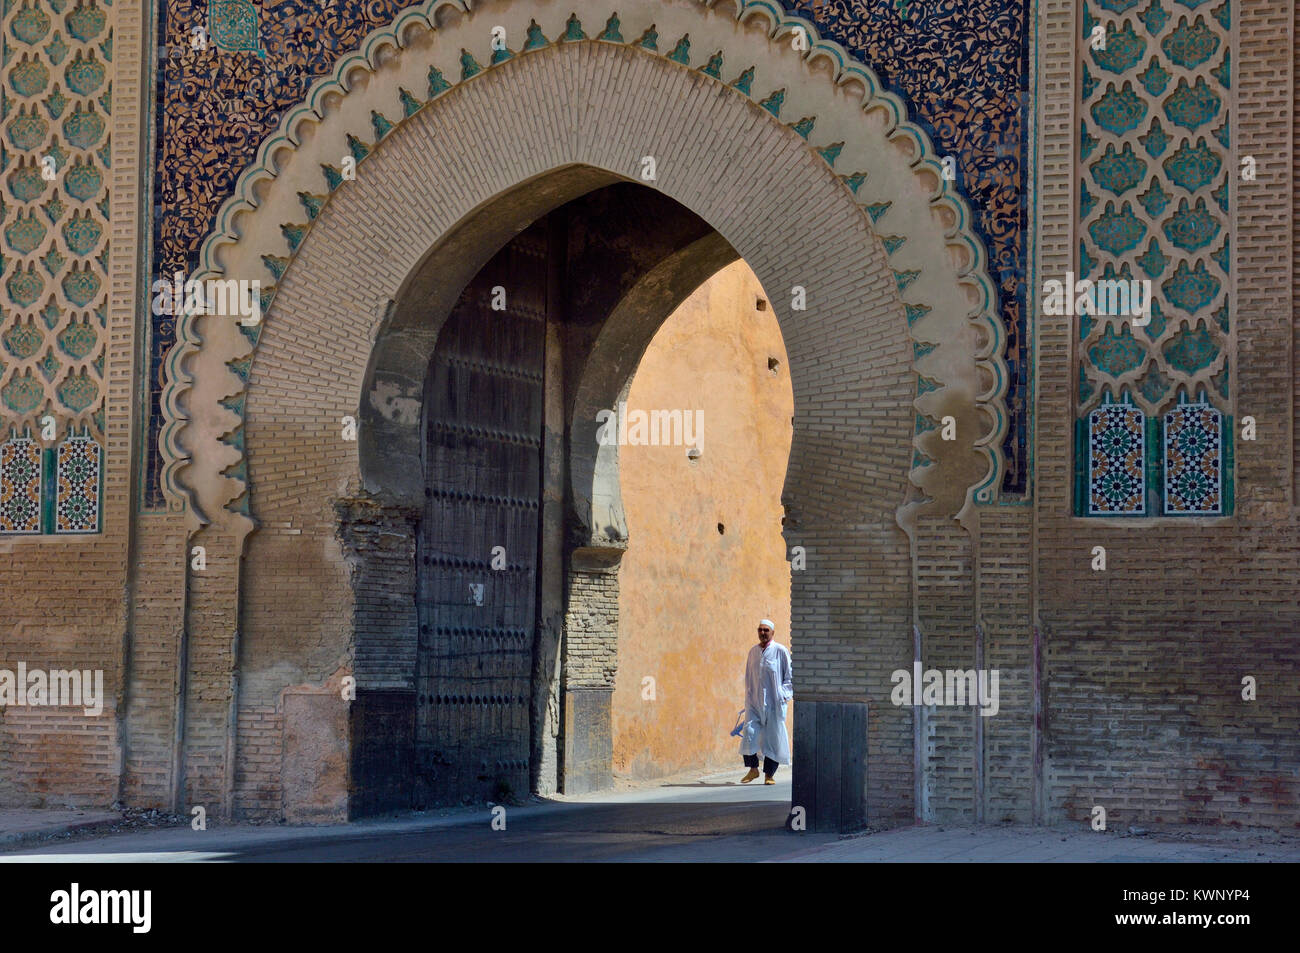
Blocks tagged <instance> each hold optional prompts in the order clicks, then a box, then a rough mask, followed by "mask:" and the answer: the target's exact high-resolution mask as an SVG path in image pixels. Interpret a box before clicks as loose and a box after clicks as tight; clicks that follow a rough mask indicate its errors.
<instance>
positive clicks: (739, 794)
mask: <svg viewBox="0 0 1300 953" xmlns="http://www.w3.org/2000/svg"><path fill="white" fill-rule="evenodd" d="M739 774H740V771H739V770H737V771H735V772H728V773H727V774H724V775H715V776H711V777H707V778H701V779H690V780H687V781H680V780H679V781H676V782H664V783H660V784H657V785H655V786H652V787H649V788H642V789H639V790H634V791H624V792H621V793H617V794H602V795H591V796H587V797H582V798H556V799H554V800H552V801H549V802H545V803H540V804H530V805H526V806H522V807H510V808H507V809H506V815H505V820H506V829H505V830H503V831H502V830H493V828H492V813H491V811H490V810H489V809H488V808H486V807H483V808H465V809H457V810H453V811H448V812H443V814H442V815H441V816H434V815H432V814H426V815H408V816H405V817H401V818H396V819H393V818H389V819H382V820H368V821H360V822H356V823H353V824H333V825H325V826H319V827H287V826H270V825H268V826H250V825H236V826H232V827H220V826H217V825H213V826H211V827H210V828H209V829H208V830H207V831H192V830H190V829H189V828H172V829H165V830H157V831H149V832H147V833H134V834H116V835H109V836H100V837H95V838H91V839H84V840H73V841H67V842H60V843H57V844H51V845H49V846H45V847H40V848H33V847H28V848H23V849H20V850H17V851H10V852H8V853H0V863H3V862H14V861H18V862H23V861H35V862H53V863H58V862H61V861H83V862H84V861H118V862H121V861H127V862H144V863H170V862H184V861H217V862H234V863H239V862H271V863H274V862H284V861H303V862H338V861H409V862H424V861H483V862H498V861H607V862H619V861H643V862H644V861H673V862H679V861H739V862H750V861H773V860H777V861H797V862H798V861H803V862H821V863H836V862H840V863H843V862H875V863H880V862H891V861H913V862H915V861H920V862H937V863H953V862H981V861H982V862H990V861H992V862H1003V861H1011V862H1021V863H1053V862H1084V863H1090V862H1091V863H1134V862H1147V863H1150V862H1156V863H1160V862H1187V861H1192V862H1198V861H1199V862H1222V861H1237V862H1242V861H1245V862H1269V861H1284V862H1286V861H1289V862H1292V863H1295V862H1297V861H1300V837H1296V836H1293V835H1292V836H1287V835H1276V834H1269V833H1266V832H1264V833H1250V832H1231V831H1209V832H1199V833H1197V832H1189V831H1179V832H1175V833H1172V834H1154V833H1153V834H1151V835H1149V836H1125V835H1123V834H1121V833H1119V832H1106V833H1097V832H1093V831H1091V830H1089V828H1088V825H1087V824H1086V823H1083V822H1080V823H1078V824H1075V825H1072V826H1070V827H1067V828H1062V829H1053V828H1030V827H1019V828H1016V827H981V828H970V827H948V826H924V827H904V828H899V829H896V830H890V831H886V832H883V833H877V834H872V835H870V836H865V837H855V838H849V839H844V840H841V839H840V838H838V837H836V836H835V835H831V834H813V833H807V832H804V833H793V832H790V831H787V830H785V826H784V825H785V819H786V816H787V814H788V811H789V804H790V782H789V777H788V776H787V777H786V778H785V779H784V780H782V781H781V782H779V783H777V784H775V785H772V786H770V787H765V786H763V785H761V784H760V785H758V786H755V785H753V784H749V785H745V786H743V787H742V786H741V785H739V784H737V783H736V778H737V776H738V775H739Z"/></svg>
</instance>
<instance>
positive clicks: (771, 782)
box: [763, 778, 776, 784]
mask: <svg viewBox="0 0 1300 953" xmlns="http://www.w3.org/2000/svg"><path fill="white" fill-rule="evenodd" d="M763 783H764V784H776V778H765V779H764V780H763Z"/></svg>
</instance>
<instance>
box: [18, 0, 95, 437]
mask: <svg viewBox="0 0 1300 953" xmlns="http://www.w3.org/2000/svg"><path fill="white" fill-rule="evenodd" d="M111 7H112V3H111V0H75V2H74V0H3V6H0V83H3V92H4V95H3V97H0V304H2V305H3V307H2V308H0V415H3V416H4V418H5V420H6V421H7V422H8V423H10V424H25V425H27V426H30V427H32V428H33V429H35V428H37V427H39V421H40V418H42V417H44V416H45V415H46V414H51V415H53V416H54V417H55V418H56V419H57V420H58V421H59V423H60V429H61V430H62V429H63V428H64V427H66V426H69V425H77V426H79V427H82V428H85V427H89V428H90V431H91V432H92V433H93V434H97V435H101V436H102V434H103V429H104V420H103V393H104V384H103V381H104V353H105V350H104V349H105V339H106V337H107V335H106V334H105V333H104V329H105V323H106V320H107V284H108V282H107V262H108V223H109V203H108V188H107V180H108V169H109V136H108V124H109V121H110V118H111V116H110V114H111V110H112V86H113V83H112V63H113V32H112V29H111V28H110V27H109V26H108V11H110V10H111Z"/></svg>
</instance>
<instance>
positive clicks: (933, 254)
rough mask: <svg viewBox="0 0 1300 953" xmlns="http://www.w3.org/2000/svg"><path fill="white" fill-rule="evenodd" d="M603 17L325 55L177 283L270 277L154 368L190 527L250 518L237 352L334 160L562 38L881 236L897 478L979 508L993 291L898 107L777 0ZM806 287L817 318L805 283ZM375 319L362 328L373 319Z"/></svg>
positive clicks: (427, 8) (989, 438)
mask: <svg viewBox="0 0 1300 953" xmlns="http://www.w3.org/2000/svg"><path fill="white" fill-rule="evenodd" d="M575 6H576V9H577V11H580V13H579V12H573V9H574V7H575ZM606 6H607V5H605V4H596V3H576V4H566V5H563V6H561V5H560V4H558V3H555V2H550V0H536V2H533V3H515V2H500V3H499V2H488V3H482V4H475V5H474V7H473V9H471V8H470V7H469V6H467V5H466V4H465V3H462V2H459V0H429V2H428V3H426V4H423V5H420V6H418V7H414V8H412V9H410V10H407V11H405V12H403V13H402V14H401V15H400V16H398V17H397V18H396V19H395V20H394V21H393V23H392V24H390V25H389V26H388V27H386V28H383V29H380V30H377V31H375V33H373V34H372V35H371V36H370V37H369V38H368V39H367V40H366V42H365V43H363V44H362V45H361V47H360V48H359V49H358V50H357V51H355V52H353V53H351V54H348V55H345V56H343V57H341V58H340V60H339V62H338V64H337V66H336V68H335V70H334V73H333V75H332V76H331V77H328V78H325V79H322V80H319V81H318V82H317V83H316V84H315V85H314V86H313V87H312V89H311V91H310V92H309V95H308V96H307V97H306V99H305V100H304V102H303V104H302V105H301V106H300V107H298V108H297V109H295V110H293V111H291V112H289V113H287V114H286V115H285V116H284V117H283V119H282V121H281V123H280V127H279V130H278V131H277V132H276V133H274V134H273V135H271V136H269V137H268V138H267V139H266V141H265V142H264V143H263V144H262V146H261V148H260V149H259V151H258V154H257V159H256V161H255V162H254V163H253V164H252V165H251V166H250V167H249V168H248V169H246V170H245V171H244V173H243V174H242V175H241V176H240V178H239V180H238V182H237V184H236V188H235V193H234V195H233V196H232V197H231V198H230V199H229V200H227V202H226V203H225V204H224V206H223V207H222V209H221V212H220V213H219V215H218V219H217V225H216V227H215V228H214V230H213V232H212V234H211V235H210V236H209V238H208V239H207V240H206V241H205V242H204V244H203V247H202V250H201V255H200V266H199V271H198V272H197V273H196V274H195V275H193V276H192V277H193V278H197V279H200V280H209V279H229V278H236V279H245V280H249V279H259V280H262V281H263V282H266V281H270V282H271V284H270V285H269V286H268V287H265V288H264V291H263V322H262V324H261V325H259V326H257V327H254V328H237V327H235V326H234V325H233V322H232V321H231V319H229V318H225V319H217V318H213V317H210V316H198V315H184V316H182V317H181V319H180V320H179V321H178V331H177V339H178V340H177V345H176V347H175V348H173V350H172V352H171V354H170V355H169V358H168V361H167V364H166V368H167V379H168V383H167V386H166V389H165V392H164V395H163V410H164V416H165V425H164V428H163V434H162V440H163V444H164V453H165V455H166V457H167V459H168V461H169V462H168V464H167V467H166V470H165V472H164V486H165V488H166V490H167V492H168V493H169V495H171V496H172V498H173V499H177V500H181V501H189V502H190V504H191V506H190V507H189V508H188V510H189V513H190V521H191V525H192V526H193V527H195V528H197V527H198V526H200V525H203V524H205V523H207V522H209V521H212V520H214V519H218V518H222V519H223V520H224V519H225V517H222V515H221V514H222V511H223V508H224V509H225V510H228V511H229V512H230V513H233V514H237V515H238V516H240V517H242V518H243V520H244V525H245V528H246V529H247V528H251V526H252V525H253V524H252V521H251V518H250V517H249V512H248V470H247V462H246V455H245V449H244V437H243V420H244V409H245V395H246V392H247V387H248V383H249V378H250V374H251V372H252V366H253V356H254V354H255V353H256V350H257V347H258V343H259V340H260V338H261V335H262V332H263V329H264V328H265V327H266V326H267V324H268V323H274V322H276V321H278V320H284V319H285V316H284V315H281V314H280V312H279V310H278V309H277V307H276V302H277V300H278V294H277V293H278V292H279V290H280V289H281V288H282V287H283V286H284V284H285V282H286V280H287V279H286V275H287V274H288V273H290V272H291V269H292V265H293V262H294V260H295V259H296V258H297V256H298V254H299V252H300V251H301V249H302V247H303V243H304V242H305V241H306V240H307V238H308V236H309V235H310V234H311V232H312V231H313V228H314V226H315V225H316V224H317V223H318V222H319V221H321V219H322V216H325V215H327V214H328V209H329V207H330V206H331V205H333V204H335V200H336V199H337V197H338V196H339V195H341V194H344V193H347V192H348V191H349V188H350V187H351V186H352V184H353V183H351V182H349V181H346V180H345V178H344V170H343V165H344V158H345V157H347V158H350V159H351V161H352V162H353V163H355V166H356V168H357V170H358V175H364V171H363V170H364V166H365V163H367V162H368V161H370V160H371V158H372V157H373V156H375V155H377V154H380V153H382V152H384V151H385V145H386V144H387V143H388V142H389V141H392V140H394V139H396V138H400V137H401V127H402V126H403V125H404V124H406V123H408V122H409V121H410V120H412V118H413V117H415V116H416V115H418V114H421V113H424V112H426V111H428V110H434V111H436V110H437V109H438V104H439V103H440V102H443V101H447V100H450V98H453V97H455V96H457V95H464V91H466V90H468V89H472V88H473V87H474V84H475V83H476V82H481V81H482V78H483V77H486V76H489V75H492V74H493V73H495V72H496V71H498V70H502V69H510V68H511V67H510V66H509V64H511V63H515V64H516V65H518V61H519V60H521V59H523V58H527V57H534V56H535V57H544V56H548V55H555V53H556V51H557V50H558V49H559V48H561V47H568V46H570V45H572V44H611V45H617V46H619V47H621V48H623V49H625V50H629V51H631V52H632V54H633V55H634V56H647V57H657V58H659V59H660V60H663V61H666V63H671V64H673V65H672V67H670V68H672V69H676V70H680V71H682V72H683V73H690V74H693V76H694V77H695V78H696V79H697V80H698V81H700V82H706V83H711V84H714V85H716V86H717V88H718V94H719V97H720V98H722V97H728V98H729V99H730V101H733V102H735V103H736V104H737V105H743V107H744V108H745V109H747V110H749V112H750V113H751V114H753V115H754V116H756V117H757V118H758V119H761V121H763V122H768V123H772V124H781V125H783V126H784V127H785V128H786V129H787V130H789V132H788V133H785V134H787V135H797V136H800V137H802V138H803V139H804V140H805V142H806V148H807V149H808V150H809V151H811V152H812V153H814V154H815V155H816V156H817V157H818V158H819V160H820V161H821V162H822V163H824V165H825V166H826V167H829V169H830V171H831V173H832V174H834V175H836V176H838V178H839V181H840V183H841V187H842V189H843V190H844V191H845V193H847V194H849V195H851V197H852V200H853V202H854V203H855V204H856V205H857V207H858V208H859V209H860V212H861V215H862V216H863V218H864V221H866V222H867V223H868V227H869V229H870V231H872V232H873V233H874V234H875V235H876V236H877V237H878V240H879V242H880V244H881V247H882V248H883V251H884V253H885V254H886V255H887V256H888V261H889V266H890V269H891V271H892V274H893V279H894V283H895V286H896V290H897V293H898V296H899V297H900V299H901V301H902V304H903V310H904V316H905V318H906V322H907V327H908V330H909V333H910V337H911V340H912V346H913V358H914V360H913V369H914V371H915V383H916V390H915V397H914V400H913V403H914V407H915V410H916V427H915V431H914V434H913V438H912V443H913V448H914V451H913V458H912V466H911V469H910V472H909V478H910V480H911V482H912V484H913V485H915V486H916V487H917V488H918V489H919V491H920V492H919V493H917V494H915V497H916V500H915V502H918V503H920V504H922V505H926V506H927V507H928V508H934V509H937V510H938V511H941V512H944V513H946V514H947V515H958V512H959V511H961V512H963V513H968V512H969V508H970V506H971V504H972V503H984V502H992V501H993V499H994V498H995V496H996V493H997V488H998V487H999V486H1000V483H1001V475H1002V469H1003V461H1002V458H1001V454H1000V449H999V448H1000V447H1001V443H1002V438H1003V434H1004V431H1005V429H1006V425H1007V415H1006V409H1005V400H1004V394H1005V391H1006V385H1007V373H1006V368H1005V365H1004V362H1003V360H1002V356H1001V355H1002V351H1003V343H1004V336H1005V331H1004V329H1003V327H1002V325H1001V322H1000V321H999V319H998V318H997V317H996V306H997V302H996V293H995V286H994V284H993V282H992V281H991V279H990V278H989V275H988V271H987V268H986V254H985V250H984V248H983V246H982V243H981V242H980V241H979V239H978V238H977V237H976V236H975V234H974V232H973V229H972V226H971V221H972V219H971V215H970V211H969V209H968V207H967V205H966V203H965V201H964V200H963V199H962V198H961V197H960V196H959V195H957V194H956V193H955V191H954V190H953V189H952V187H951V184H950V183H949V182H947V181H946V180H945V179H944V177H943V175H942V166H941V163H940V161H939V158H938V156H936V154H935V152H934V149H933V147H932V145H931V143H930V141H929V139H928V137H927V136H926V135H925V134H924V133H923V132H922V131H921V130H920V129H919V128H918V127H916V126H915V125H913V124H912V123H910V122H909V121H908V120H907V115H906V109H905V106H904V104H903V103H902V101H901V100H900V99H899V98H898V97H897V96H895V95H894V94H892V93H889V92H888V91H886V90H884V89H883V86H882V84H881V83H880V81H879V80H878V78H877V77H876V76H875V75H874V74H873V73H872V71H871V70H870V69H869V68H868V67H866V66H864V65H862V64H861V63H858V62H855V61H854V60H852V59H851V57H850V55H849V54H848V52H847V51H846V50H845V49H844V48H843V47H841V46H840V45H839V44H837V43H834V42H831V41H827V40H824V39H822V38H821V37H820V36H819V34H818V32H817V29H816V26H815V25H814V24H813V23H812V22H810V21H808V20H805V19H803V18H800V17H794V16H790V15H788V14H786V13H785V12H784V11H783V10H781V8H780V7H779V6H778V5H777V4H775V3H770V2H765V0H757V2H755V0H729V2H724V3H718V2H716V0H702V2H699V3H695V4H682V5H678V4H671V5H670V4H664V5H662V6H660V5H657V4H645V5H638V7H637V8H636V9H635V12H634V13H632V14H628V15H626V16H620V15H619V14H618V13H615V12H613V10H612V9H606ZM610 6H612V5H610ZM496 25H501V26H504V27H505V28H506V35H507V37H508V38H509V40H508V44H507V45H508V46H510V48H509V49H506V50H502V51H496V52H494V51H493V50H492V48H491V28H492V27H493V26H496ZM799 31H804V33H806V36H807V38H808V49H807V50H806V51H797V50H795V49H794V46H795V42H794V41H795V38H796V37H799V39H802V36H799ZM520 40H522V43H521V42H520ZM516 44H517V47H516ZM595 81H596V82H599V78H597V79H596V80H595ZM547 92H548V91H546V90H529V89H520V91H519V97H518V98H517V99H516V100H515V103H514V104H513V105H514V106H515V107H516V108H532V107H533V106H534V105H535V97H537V96H539V95H546V93H547ZM508 105H510V104H506V103H503V104H502V106H503V108H505V107H506V106H508ZM484 121H486V122H490V121H491V117H490V116H484ZM449 132H450V130H449ZM558 133H559V131H558V130H557V134H558ZM723 151H725V146H724V150H723ZM639 161H640V157H639V156H628V157H627V167H626V168H625V169H617V170H611V171H613V173H614V177H615V178H620V177H621V178H625V179H628V180H633V181H636V179H637V173H638V171H639V169H638V165H639ZM761 187H762V186H761V183H755V184H754V188H756V189H759V188H761ZM393 199H394V201H397V202H400V197H399V196H394V197H393ZM808 211H809V212H810V213H813V214H815V213H816V212H817V211H818V210H808ZM791 214H796V215H797V214H799V211H798V210H794V211H792V213H791ZM728 237H730V236H728ZM808 285H809V287H810V293H811V295H812V298H813V300H812V301H811V302H810V307H814V308H815V307H816V300H815V292H812V289H815V286H816V281H815V276H810V279H809V281H808ZM781 292H782V293H785V294H788V293H789V292H788V289H781ZM770 293H772V294H777V290H776V289H772V290H771V291H770ZM382 317H383V316H382V315H380V314H365V315H359V316H358V320H361V319H363V318H364V319H365V320H366V321H367V322H369V323H370V324H371V326H376V325H378V324H379V323H380V319H381V318H382ZM901 317H903V316H900V319H901ZM949 414H951V415H953V416H954V417H955V418H956V419H957V420H958V422H959V427H960V430H959V433H961V434H962V438H961V439H959V440H958V441H955V442H947V441H943V440H942V438H941V435H940V430H939V426H938V424H939V422H940V421H941V420H942V418H943V417H944V416H947V415H949ZM195 424H201V425H202V426H195ZM215 434H220V436H214V435H215ZM972 452H973V453H976V454H978V455H979V456H981V457H982V458H983V460H984V464H983V472H982V473H976V472H973V471H972V470H971V467H970V466H969V464H968V463H967V462H965V461H963V460H961V457H962V456H963V454H965V455H967V456H969V455H970V454H971V453H972ZM954 478H957V479H956V480H955V479H954ZM956 483H961V484H962V486H961V492H960V493H958V492H957V491H956V490H954V486H955V485H956ZM917 508H918V507H917V506H912V507H910V509H911V510H912V511H913V512H914V511H915V510H916V509H917ZM908 522H910V518H909V519H904V523H905V525H906V524H907V523H908Z"/></svg>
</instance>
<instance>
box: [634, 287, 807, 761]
mask: <svg viewBox="0 0 1300 953" xmlns="http://www.w3.org/2000/svg"><path fill="white" fill-rule="evenodd" d="M769 361H775V362H776V367H775V369H769V367H768V364H769ZM627 407H628V411H629V412H631V411H633V410H636V409H644V410H651V409H666V410H672V409H678V410H683V411H687V410H689V411H694V412H697V413H700V414H702V415H703V426H702V428H701V432H702V435H703V440H702V441H701V449H702V450H703V455H702V456H701V457H700V458H699V459H698V460H696V461H690V460H688V459H687V457H686V450H685V448H684V447H682V446H657V447H655V446H628V447H624V448H623V449H622V452H621V454H620V458H619V463H620V468H621V476H622V485H623V502H624V505H625V507H626V508H627V518H628V533H629V545H628V552H627V554H626V555H625V556H624V557H623V562H622V568H621V569H620V571H619V643H618V675H617V678H616V681H615V685H614V698H613V718H614V770H615V772H616V773H618V774H620V775H624V776H628V777H633V778H653V777H660V776H663V775H667V774H672V773H675V772H678V771H683V770H689V769H694V768H702V767H706V766H724V767H733V766H735V765H736V764H739V756H738V755H737V754H736V751H737V750H738V749H737V740H736V739H735V738H732V737H729V736H728V734H727V732H728V731H730V729H731V727H732V725H733V724H734V723H735V718H736V712H737V711H738V710H739V709H740V708H741V707H742V706H743V704H744V688H743V678H742V676H743V672H744V664H745V654H746V653H747V652H748V650H749V647H750V646H751V645H753V644H754V643H755V641H756V634H755V632H754V629H755V623H756V622H757V620H758V619H760V618H762V617H768V618H771V619H772V620H773V621H774V622H776V624H777V639H778V641H780V642H782V643H783V644H785V645H786V646H788V647H790V648H791V650H792V651H793V652H794V653H795V661H796V672H797V671H798V667H797V665H798V636H797V634H796V635H795V636H794V637H793V638H792V637H791V633H790V564H789V563H788V562H787V561H786V552H785V542H784V540H783V539H782V536H781V489H782V485H783V483H784V481H785V469H786V461H787V460H788V459H789V455H790V429H791V428H790V418H791V414H792V413H793V409H794V401H793V396H792V392H791V388H790V378H789V372H788V369H787V366H786V355H785V344H784V343H783V341H782V340H781V329H780V327H779V326H778V325H777V322H776V317H775V315H774V313H773V311H772V309H771V306H770V305H769V304H768V302H767V296H766V293H765V292H764V291H763V288H762V286H761V285H759V283H758V279H757V278H755V277H754V273H753V272H752V271H750V269H749V267H748V266H747V265H746V264H745V263H744V262H736V263H735V264H733V265H729V266H728V267H726V268H724V269H723V270H722V271H720V272H718V274H716V275H715V276H714V277H712V278H710V279H709V280H708V281H707V282H706V283H705V284H704V285H702V286H701V287H700V288H699V289H698V290H697V291H696V292H695V294H693V295H692V296H691V297H690V298H689V299H687V300H686V301H685V302H684V303H683V304H682V305H681V306H680V307H679V308H678V309H677V310H676V311H675V312H674V313H673V315H672V316H671V317H670V318H669V319H668V320H667V321H666V322H665V323H664V325H663V327H662V328H661V329H660V330H659V333H658V334H657V335H656V336H655V338H654V341H653V342H652V344H651V345H650V348H649V350H648V351H647V352H646V354H645V357H644V358H642V360H641V364H640V366H639V367H638V369H637V374H636V377H635V378H633V381H632V387H631V390H630V392H629V394H628V399H627ZM720 525H721V526H722V527H723V529H722V531H721V532H720V531H719V528H718V527H719V526H720ZM645 677H650V678H653V679H654V680H655V681H654V698H653V700H646V699H645V698H644V697H643V691H642V680H643V679H644V678H645ZM791 717H793V706H791ZM791 724H793V723H791Z"/></svg>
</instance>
